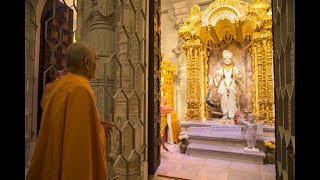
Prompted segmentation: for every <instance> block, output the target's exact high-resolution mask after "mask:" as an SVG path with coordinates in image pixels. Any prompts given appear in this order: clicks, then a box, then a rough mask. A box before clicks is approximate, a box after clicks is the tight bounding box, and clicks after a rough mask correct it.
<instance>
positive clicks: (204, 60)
mask: <svg viewBox="0 0 320 180" xmlns="http://www.w3.org/2000/svg"><path fill="white" fill-rule="evenodd" d="M208 53H209V52H208V51H207V49H206V48H205V46H201V49H200V64H201V66H200V67H201V72H202V73H201V80H200V82H201V83H202V84H201V99H200V100H201V101H200V102H201V117H202V120H206V119H207V117H208V111H207V104H206V103H205V97H206V93H207V89H209V88H208V76H207V74H208Z"/></svg>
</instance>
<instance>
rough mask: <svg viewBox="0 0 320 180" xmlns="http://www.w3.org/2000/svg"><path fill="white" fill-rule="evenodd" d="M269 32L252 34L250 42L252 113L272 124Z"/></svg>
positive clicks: (272, 94) (272, 99) (270, 43)
mask: <svg viewBox="0 0 320 180" xmlns="http://www.w3.org/2000/svg"><path fill="white" fill-rule="evenodd" d="M272 46H273V44H272V33H271V30H263V31H262V32H254V33H253V40H252V47H251V48H252V49H251V55H252V68H253V84H254V87H253V90H252V91H253V99H252V101H253V105H254V106H253V107H254V109H253V113H255V114H257V115H258V117H259V119H260V120H262V119H265V118H266V119H267V120H268V123H270V124H271V123H273V122H274V88H273V86H274V84H273V63H272V62H273V61H272Z"/></svg>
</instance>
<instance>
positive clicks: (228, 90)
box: [213, 50, 241, 119]
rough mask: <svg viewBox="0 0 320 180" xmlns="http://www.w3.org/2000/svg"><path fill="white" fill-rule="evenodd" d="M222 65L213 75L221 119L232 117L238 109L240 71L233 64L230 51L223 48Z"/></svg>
mask: <svg viewBox="0 0 320 180" xmlns="http://www.w3.org/2000/svg"><path fill="white" fill-rule="evenodd" d="M222 56H223V58H224V65H223V66H222V67H221V68H220V69H219V70H218V72H217V73H216V74H214V76H213V83H214V86H215V87H217V92H218V94H220V96H221V99H220V107H221V110H222V114H223V117H222V119H232V118H233V117H234V115H235V113H236V112H237V111H238V101H237V96H238V83H239V79H240V78H241V73H240V71H238V69H237V68H236V67H234V65H233V55H232V52H230V51H228V50H224V51H223V52H222Z"/></svg>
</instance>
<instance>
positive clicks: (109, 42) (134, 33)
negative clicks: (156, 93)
mask: <svg viewBox="0 0 320 180" xmlns="http://www.w3.org/2000/svg"><path fill="white" fill-rule="evenodd" d="M145 12H146V2H145V1H144V0H131V1H116V2H115V1H112V0H94V1H87V0H78V23H77V34H76V40H77V41H78V40H79V41H86V42H88V43H89V44H90V45H92V46H93V47H94V48H96V49H97V54H98V57H99V60H98V67H99V69H98V78H97V80H94V81H92V82H91V84H92V87H93V89H94V92H95V93H96V97H97V106H98V110H99V113H100V117H101V118H102V119H103V120H106V121H112V122H114V123H115V125H116V128H115V132H114V133H113V135H112V137H111V141H108V147H107V148H108V149H107V151H108V159H107V162H108V174H109V177H115V176H117V177H118V178H120V179H122V178H124V179H128V178H129V177H130V179H131V178H134V179H137V178H140V179H143V177H144V176H146V175H147V173H146V172H144V170H143V169H145V166H146V145H147V143H146V111H145V110H146V72H147V71H146V63H147V62H146V58H145V57H146V56H145V53H146V17H147V16H146V14H145ZM127 167H128V168H127Z"/></svg>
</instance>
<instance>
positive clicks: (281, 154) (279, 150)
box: [272, 0, 295, 180]
mask: <svg viewBox="0 0 320 180" xmlns="http://www.w3.org/2000/svg"><path fill="white" fill-rule="evenodd" d="M272 4H273V7H272V13H273V21H272V22H273V27H274V28H273V36H274V39H273V42H274V48H273V50H274V52H273V58H274V69H275V70H274V72H275V73H274V79H275V120H276V172H277V173H276V174H277V179H280V180H282V179H295V76H294V73H295V1H280V0H273V1H272Z"/></svg>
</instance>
